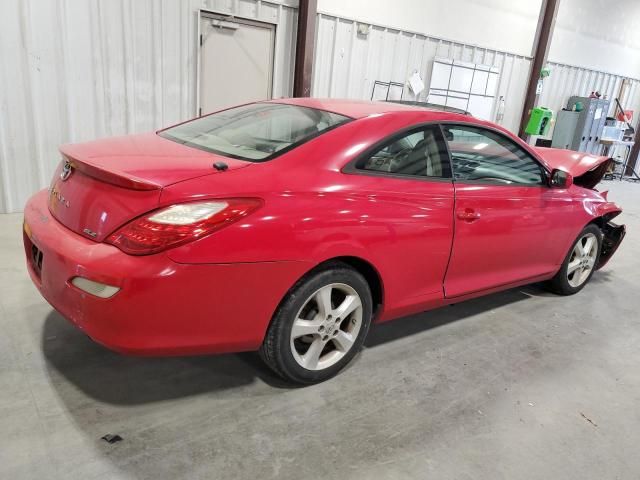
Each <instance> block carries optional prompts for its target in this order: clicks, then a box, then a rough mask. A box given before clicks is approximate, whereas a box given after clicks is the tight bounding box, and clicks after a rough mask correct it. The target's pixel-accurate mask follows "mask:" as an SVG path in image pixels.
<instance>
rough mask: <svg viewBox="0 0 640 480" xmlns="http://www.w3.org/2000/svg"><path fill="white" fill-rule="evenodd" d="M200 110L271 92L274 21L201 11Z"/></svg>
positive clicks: (268, 95) (224, 105)
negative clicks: (225, 15) (272, 23)
mask: <svg viewBox="0 0 640 480" xmlns="http://www.w3.org/2000/svg"><path fill="white" fill-rule="evenodd" d="M200 33H201V47H200V105H199V107H200V112H201V114H206V113H210V112H213V111H216V110H220V109H222V108H225V107H229V106H232V105H237V104H240V103H247V102H252V101H255V100H265V99H270V98H271V96H272V76H273V54H274V40H275V25H271V24H268V23H262V22H255V21H251V20H244V19H242V20H241V19H238V18H232V17H224V16H218V15H210V14H203V15H202V16H201V18H200Z"/></svg>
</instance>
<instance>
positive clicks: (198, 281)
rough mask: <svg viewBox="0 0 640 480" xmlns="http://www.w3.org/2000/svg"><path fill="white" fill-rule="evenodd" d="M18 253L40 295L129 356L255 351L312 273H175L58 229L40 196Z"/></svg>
mask: <svg viewBox="0 0 640 480" xmlns="http://www.w3.org/2000/svg"><path fill="white" fill-rule="evenodd" d="M24 244H25V254H26V256H27V266H28V270H29V274H30V276H31V278H32V280H33V283H34V284H35V285H36V287H37V288H38V289H39V290H40V293H41V294H42V296H43V297H44V298H45V299H46V300H47V301H48V302H49V303H50V304H51V305H52V306H53V307H54V308H55V309H56V310H58V311H59V312H60V313H61V314H62V315H63V316H64V317H66V318H67V319H69V320H70V321H71V322H72V323H74V324H75V325H76V326H77V327H78V328H80V329H81V330H83V331H84V332H85V333H86V334H87V335H89V336H90V337H91V338H93V339H94V340H95V341H97V342H98V343H101V344H103V345H105V346H106V347H108V348H111V349H113V350H116V351H120V352H123V353H132V354H145V355H182V354H184V355H189V354H201V353H222V352H232V351H243V350H255V349H257V348H258V347H259V346H260V344H261V342H262V339H263V337H264V334H265V332H266V329H267V327H268V324H269V321H270V319H271V316H272V315H273V312H274V311H275V309H276V308H277V306H278V303H279V302H280V300H281V299H282V298H283V296H284V295H285V293H286V292H287V290H288V289H289V288H290V287H291V286H292V285H293V284H294V283H295V282H296V281H297V280H298V279H299V278H300V277H301V276H302V275H303V274H304V273H305V272H306V271H307V270H308V269H309V268H310V265H309V264H308V263H306V262H285V261H283V262H256V263H234V264H180V263H176V262H174V261H172V260H171V259H169V258H168V257H167V255H165V254H164V253H160V254H156V255H149V256H142V257H135V256H130V255H126V254H124V253H123V252H121V251H120V250H119V249H117V248H116V247H114V246H112V245H108V244H103V243H96V242H93V241H91V240H88V239H86V238H84V237H82V236H80V235H77V234H75V233H74V232H72V231H70V230H68V229H67V228H66V227H64V226H63V225H61V224H60V223H58V222H57V221H56V220H55V219H54V218H53V217H52V216H51V215H50V213H49V210H48V208H47V192H46V191H44V190H43V191H41V192H39V193H37V194H36V195H34V196H33V197H32V198H31V199H30V200H29V202H28V203H27V205H26V207H25V234H24ZM34 245H35V247H37V250H36V249H33V246H34ZM34 252H36V258H35V260H34ZM38 263H40V264H41V267H40V268H39V267H38ZM77 276H80V277H83V278H87V279H89V280H92V281H95V282H100V283H103V284H106V285H110V286H113V287H117V288H119V291H118V292H117V293H115V295H113V296H112V297H110V298H100V297H98V296H95V295H92V294H90V293H87V292H85V291H83V290H81V289H79V288H78V287H76V286H75V285H73V284H72V283H71V282H72V279H73V278H74V277H77Z"/></svg>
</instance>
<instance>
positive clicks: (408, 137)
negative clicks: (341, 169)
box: [356, 127, 451, 178]
mask: <svg viewBox="0 0 640 480" xmlns="http://www.w3.org/2000/svg"><path fill="white" fill-rule="evenodd" d="M356 168H357V169H360V170H368V171H371V172H378V173H387V174H390V175H411V176H417V177H432V178H450V177H451V170H450V167H449V157H448V155H447V148H446V145H445V144H444V141H443V139H442V133H441V132H440V128H439V127H423V128H420V129H419V130H413V131H411V132H408V133H406V134H404V135H402V136H400V137H395V138H394V139H392V140H390V141H389V142H387V143H386V144H384V145H383V146H382V147H381V148H380V149H378V150H376V151H375V152H373V153H372V154H370V155H369V156H367V157H366V158H364V159H363V160H361V161H359V162H358V164H357V165H356Z"/></svg>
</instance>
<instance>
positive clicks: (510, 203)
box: [443, 125, 573, 297]
mask: <svg viewBox="0 0 640 480" xmlns="http://www.w3.org/2000/svg"><path fill="white" fill-rule="evenodd" d="M443 131H444V134H445V138H446V139H447V143H448V146H449V151H450V155H451V163H452V169H453V176H454V188H455V206H454V223H455V234H454V240H453V247H452V254H451V260H450V262H449V266H448V269H447V273H446V276H445V282H444V283H445V285H444V286H445V295H446V296H447V297H456V296H461V295H465V294H471V293H474V292H479V291H482V290H487V289H491V288H496V287H500V286H503V285H507V284H510V283H514V282H519V281H522V280H526V279H529V278H534V277H537V276H540V275H545V274H549V273H551V272H555V271H556V270H557V269H558V261H560V262H561V261H562V260H561V258H560V259H559V253H560V252H559V251H558V246H559V245H564V243H565V242H561V241H559V240H560V239H566V238H567V236H568V235H570V234H571V231H570V227H569V226H565V225H563V222H562V220H561V219H562V217H563V216H564V215H566V214H567V213H568V212H570V211H571V210H572V209H573V203H572V202H571V201H570V200H569V201H568V199H567V195H566V191H564V190H560V191H558V190H557V189H552V188H549V187H548V186H547V181H546V174H545V171H544V169H543V167H542V166H541V165H540V164H539V163H538V161H537V160H536V159H535V158H533V157H532V156H531V155H530V154H529V153H528V152H527V151H525V150H524V149H523V148H521V147H520V146H519V145H517V144H516V143H515V142H513V141H512V140H511V139H509V138H508V137H507V136H506V135H504V134H502V133H501V132H498V131H494V130H490V129H485V128H480V127H476V126H470V125H443Z"/></svg>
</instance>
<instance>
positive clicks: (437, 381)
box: [0, 182, 640, 480]
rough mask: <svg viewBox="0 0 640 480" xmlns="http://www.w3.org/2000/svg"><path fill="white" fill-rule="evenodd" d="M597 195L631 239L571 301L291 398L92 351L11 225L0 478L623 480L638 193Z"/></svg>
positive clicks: (397, 355)
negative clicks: (35, 271)
mask: <svg viewBox="0 0 640 480" xmlns="http://www.w3.org/2000/svg"><path fill="white" fill-rule="evenodd" d="M605 187H606V188H610V189H611V195H610V197H611V198H612V199H613V200H615V201H618V202H619V203H620V204H622V205H623V206H624V207H625V208H626V212H625V213H624V214H623V217H621V218H623V220H624V222H625V223H626V224H627V226H628V227H629V233H628V236H627V238H626V240H625V242H624V244H623V246H622V247H621V249H620V251H619V252H618V254H617V255H616V257H615V258H614V259H613V260H612V261H611V263H610V265H609V266H607V267H606V268H605V269H604V270H603V271H601V272H599V273H597V274H596V275H595V276H594V278H593V280H592V282H591V284H590V285H588V286H587V288H586V289H585V290H584V291H583V292H582V293H581V294H579V295H577V296H574V297H568V298H560V297H556V296H553V295H550V294H548V293H546V292H545V291H543V290H542V289H541V288H540V287H538V286H531V287H527V288H524V289H519V290H512V291H508V292H504V293H500V294H496V295H492V296H489V297H486V298H483V299H478V300H474V301H470V302H467V303H464V304H459V305H456V306H454V307H447V308H443V309H441V310H438V311H434V312H430V313H425V314H423V315H418V316H414V317H410V318H406V319H402V320H399V321H396V322H392V323H390V324H386V325H382V326H378V327H375V328H374V329H373V330H372V332H371V335H370V338H369V339H368V342H367V348H366V349H365V350H364V352H363V353H362V354H361V355H360V357H359V358H358V359H357V360H356V362H355V364H353V365H352V366H351V367H350V368H348V369H347V370H346V371H345V372H343V373H342V374H341V375H340V376H339V377H337V378H335V379H333V380H331V381H329V382H326V383H324V384H322V385H317V386H313V387H309V388H303V389H287V388H283V387H282V385H281V383H280V382H279V381H278V380H277V379H275V378H274V377H273V376H272V375H271V374H270V373H269V372H268V371H267V370H265V369H264V368H263V367H262V366H261V364H260V363H259V361H258V360H257V358H256V356H255V355H254V354H242V355H227V356H219V357H200V358H173V359H142V358H128V357H123V356H120V355H118V354H115V353H112V352H110V351H108V350H106V349H104V348H102V347H100V346H98V345H96V344H95V343H93V342H92V341H91V340H89V339H88V338H86V337H85V336H84V335H82V334H81V333H80V332H78V331H77V330H76V329H74V328H72V327H71V326H69V325H68V324H67V322H66V321H65V320H63V319H62V318H61V317H60V316H59V315H58V314H57V313H56V312H54V311H53V310H52V309H51V308H50V307H49V305H48V304H47V303H46V302H45V301H44V300H43V299H42V298H41V297H40V296H39V295H38V293H37V291H36V289H35V288H34V287H33V286H32V285H31V282H30V280H29V278H28V276H27V273H26V271H25V267H24V265H23V263H24V261H23V254H22V246H21V230H20V229H21V221H22V218H21V215H4V216H0V478H7V479H9V478H15V479H18V478H19V479H29V478H34V479H40V478H46V479H58V478H60V479H65V480H71V479H76V478H78V479H93V478H104V479H125V478H126V479H130V478H148V479H161V478H167V479H177V478H189V479H192V478H203V479H212V478H215V479H243V478H248V479H253V478H278V479H295V480H300V479H316V478H318V479H319V478H322V479H334V478H335V479H404V478H406V479H416V478H437V479H473V480H478V479H484V478H487V479H491V480H496V479H503V478H504V479H525V478H531V479H539V478H579V479H581V480H585V479H598V480H601V479H604V478H607V479H627V478H634V479H637V478H638V475H639V472H640V455H638V445H640V368H639V367H638V366H639V365H640V315H639V314H638V312H640V256H638V255H637V253H636V251H637V245H638V240H639V239H640V233H638V232H639V231H640V185H633V184H629V183H611V182H609V183H607V184H605ZM107 433H114V434H119V435H121V436H122V437H123V438H124V440H123V441H121V442H119V443H116V444H108V443H106V442H104V441H102V440H100V437H102V436H103V435H105V434H107Z"/></svg>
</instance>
